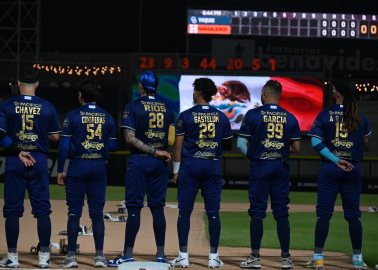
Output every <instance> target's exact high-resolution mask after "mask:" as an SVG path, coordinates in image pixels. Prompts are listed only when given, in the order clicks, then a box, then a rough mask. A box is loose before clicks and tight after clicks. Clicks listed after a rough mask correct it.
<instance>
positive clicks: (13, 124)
mask: <svg viewBox="0 0 378 270" xmlns="http://www.w3.org/2000/svg"><path fill="white" fill-rule="evenodd" d="M0 129H2V130H4V131H5V132H7V133H8V134H9V136H10V137H11V138H12V140H13V141H14V142H15V143H16V145H17V147H18V148H19V149H20V150H24V151H32V152H43V153H46V152H47V151H48V150H49V140H48V136H49V134H53V133H60V126H59V120H58V114H57V112H56V110H55V108H54V106H53V105H52V104H51V103H50V102H48V101H46V100H44V99H42V98H40V97H37V96H24V95H19V96H15V97H12V98H10V99H8V100H6V101H4V102H3V103H2V106H1V111H0Z"/></svg>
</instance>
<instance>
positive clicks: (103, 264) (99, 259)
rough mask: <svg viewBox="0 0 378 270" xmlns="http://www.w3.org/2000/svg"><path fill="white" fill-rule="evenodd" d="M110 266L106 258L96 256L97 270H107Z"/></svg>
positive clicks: (95, 265)
mask: <svg viewBox="0 0 378 270" xmlns="http://www.w3.org/2000/svg"><path fill="white" fill-rule="evenodd" d="M107 266H108V262H107V261H106V259H105V257H104V256H96V257H95V264H94V267H95V268H105V267H107Z"/></svg>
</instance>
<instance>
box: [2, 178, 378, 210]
mask: <svg viewBox="0 0 378 270" xmlns="http://www.w3.org/2000/svg"><path fill="white" fill-rule="evenodd" d="M3 188H4V185H3V183H0V198H3ZM50 194H51V199H52V200H64V199H65V191H64V187H61V186H58V185H50ZM124 197H125V188H124V187H119V186H108V187H107V192H106V198H107V200H109V201H122V200H124ZM176 197H177V188H175V187H172V188H168V192H167V202H176V201H177V199H176ZM290 199H291V203H292V204H316V192H291V194H290ZM197 202H203V199H202V196H201V195H200V193H199V194H198V196H197ZM222 202H225V203H248V191H247V190H246V189H243V190H241V189H224V190H223V191H222ZM336 205H341V200H340V196H339V197H338V199H337V201H336ZM377 205H378V194H362V195H361V206H377Z"/></svg>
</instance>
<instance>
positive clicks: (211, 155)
mask: <svg viewBox="0 0 378 270" xmlns="http://www.w3.org/2000/svg"><path fill="white" fill-rule="evenodd" d="M194 157H195V158H204V159H213V158H215V153H213V152H204V151H197V152H196V153H195V154H194Z"/></svg>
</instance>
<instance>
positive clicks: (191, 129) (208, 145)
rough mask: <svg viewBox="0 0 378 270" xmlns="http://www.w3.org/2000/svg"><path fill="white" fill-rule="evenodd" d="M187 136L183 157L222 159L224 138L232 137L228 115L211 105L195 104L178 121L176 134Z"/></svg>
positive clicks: (181, 114)
mask: <svg viewBox="0 0 378 270" xmlns="http://www.w3.org/2000/svg"><path fill="white" fill-rule="evenodd" d="M182 135H183V136H185V139H184V144H183V147H182V152H181V155H182V157H192V158H202V159H220V158H221V157H222V140H223V139H229V138H232V132H231V126H230V121H229V120H228V118H227V116H226V115H225V114H224V113H223V112H221V111H219V110H217V109H215V108H214V107H212V106H209V105H195V106H193V107H192V108H190V109H188V110H186V111H183V112H181V113H180V115H179V116H178V118H177V121H176V136H182Z"/></svg>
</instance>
